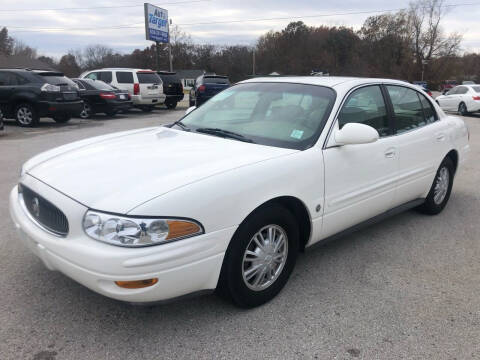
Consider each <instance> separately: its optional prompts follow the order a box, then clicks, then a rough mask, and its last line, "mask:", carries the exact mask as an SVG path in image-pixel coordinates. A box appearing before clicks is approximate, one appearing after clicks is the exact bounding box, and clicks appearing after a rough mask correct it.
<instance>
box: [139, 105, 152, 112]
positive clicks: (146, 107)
mask: <svg viewBox="0 0 480 360" xmlns="http://www.w3.org/2000/svg"><path fill="white" fill-rule="evenodd" d="M141 109H142V111H143V112H146V113H149V112H152V111H153V106H142V107H141Z"/></svg>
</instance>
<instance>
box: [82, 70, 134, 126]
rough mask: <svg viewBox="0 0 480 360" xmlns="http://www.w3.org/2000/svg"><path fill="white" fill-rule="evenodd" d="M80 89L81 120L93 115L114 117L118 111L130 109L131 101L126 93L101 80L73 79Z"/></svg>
mask: <svg viewBox="0 0 480 360" xmlns="http://www.w3.org/2000/svg"><path fill="white" fill-rule="evenodd" d="M73 81H75V83H76V84H77V85H78V87H79V89H80V96H81V97H82V100H83V102H84V108H83V111H82V112H81V113H80V117H81V118H82V119H88V118H89V117H91V116H92V115H94V114H97V113H104V114H106V115H107V116H115V115H116V114H117V113H118V112H119V111H126V110H128V109H130V108H131V107H132V99H131V98H130V95H129V94H128V92H127V91H124V90H119V89H117V88H115V87H113V86H111V85H108V84H107V83H104V82H103V81H101V80H91V79H73Z"/></svg>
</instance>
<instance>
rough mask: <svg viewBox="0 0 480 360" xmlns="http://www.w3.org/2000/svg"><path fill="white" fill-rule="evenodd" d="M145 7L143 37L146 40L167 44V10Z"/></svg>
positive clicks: (150, 6) (153, 6)
mask: <svg viewBox="0 0 480 360" xmlns="http://www.w3.org/2000/svg"><path fill="white" fill-rule="evenodd" d="M144 6H145V35H146V37H147V40H151V41H156V42H161V43H168V42H169V41H170V36H169V33H168V10H165V9H162V8H159V7H158V6H155V5H152V4H147V3H145V4H144Z"/></svg>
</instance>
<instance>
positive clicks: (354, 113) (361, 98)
mask: <svg viewBox="0 0 480 360" xmlns="http://www.w3.org/2000/svg"><path fill="white" fill-rule="evenodd" d="M348 123H361V124H365V125H369V126H371V127H373V128H374V129H375V130H377V131H378V134H379V135H380V137H384V136H389V135H391V131H390V125H389V121H388V114H387V108H386V106H385V100H384V99H383V95H382V91H381V89H380V86H378V85H371V86H366V87H362V88H360V89H357V90H355V91H354V92H353V93H351V94H350V96H349V97H348V99H347V101H346V102H345V104H344V105H343V108H342V110H341V111H340V114H339V115H338V126H339V128H340V129H341V128H342V127H343V126H344V125H345V124H348Z"/></svg>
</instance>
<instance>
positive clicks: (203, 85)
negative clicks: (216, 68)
mask: <svg viewBox="0 0 480 360" xmlns="http://www.w3.org/2000/svg"><path fill="white" fill-rule="evenodd" d="M229 86H230V81H229V80H228V78H227V77H226V76H220V75H208V74H204V75H201V76H199V77H198V78H197V79H196V80H195V85H194V86H193V87H192V89H191V90H190V96H189V102H190V106H200V105H202V104H203V103H204V102H206V101H207V100H208V99H210V98H211V97H213V96H215V95H217V94H218V93H219V92H220V91H223V90H225V89H226V88H228V87H229Z"/></svg>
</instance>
